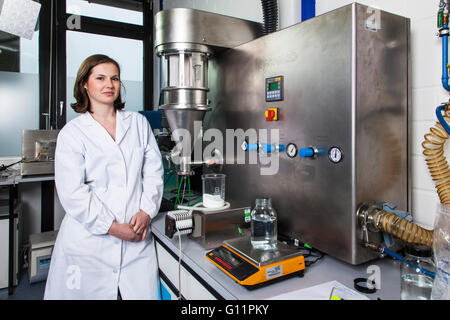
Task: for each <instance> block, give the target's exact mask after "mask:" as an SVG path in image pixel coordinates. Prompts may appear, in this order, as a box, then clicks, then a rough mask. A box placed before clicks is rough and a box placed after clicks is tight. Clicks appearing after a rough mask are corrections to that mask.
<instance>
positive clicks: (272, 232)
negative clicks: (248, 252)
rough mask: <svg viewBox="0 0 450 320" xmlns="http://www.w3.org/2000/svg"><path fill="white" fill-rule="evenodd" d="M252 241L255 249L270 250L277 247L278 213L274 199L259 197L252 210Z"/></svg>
mask: <svg viewBox="0 0 450 320" xmlns="http://www.w3.org/2000/svg"><path fill="white" fill-rule="evenodd" d="M251 215H252V222H251V242H252V246H253V247H254V248H255V249H262V250H270V249H275V248H276V247H277V236H278V234H277V213H276V211H275V209H274V208H273V207H272V199H270V198H259V199H256V201H255V208H254V209H253V210H252V213H251Z"/></svg>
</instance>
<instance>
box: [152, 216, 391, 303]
mask: <svg viewBox="0 0 450 320" xmlns="http://www.w3.org/2000/svg"><path fill="white" fill-rule="evenodd" d="M165 215H166V213H165V212H160V213H159V214H158V216H156V217H155V219H153V220H152V224H151V228H152V233H153V235H154V237H155V240H156V247H157V249H159V250H158V260H161V261H160V262H162V259H160V258H164V257H163V256H161V257H160V251H162V254H163V255H165V256H167V257H168V258H167V259H166V260H169V261H170V262H171V263H172V264H170V263H166V268H167V269H169V268H173V269H174V270H162V273H163V274H165V277H166V279H165V280H166V282H167V281H170V282H172V288H173V290H172V291H175V290H177V283H178V258H179V248H178V246H179V245H178V237H177V236H174V237H173V239H170V238H168V237H167V236H166V235H165V233H164V226H165V221H164V220H165ZM181 248H182V258H181V265H182V267H183V268H184V270H186V272H189V276H188V277H187V278H186V282H184V289H183V280H182V288H181V291H182V295H183V296H184V297H185V298H186V299H204V297H206V296H207V295H206V294H203V295H202V296H200V293H199V292H200V290H197V289H196V291H195V292H194V290H190V286H191V284H192V283H194V282H196V283H199V284H201V286H202V287H203V288H201V289H202V290H203V291H209V293H210V295H209V297H210V298H211V299H214V298H215V299H226V300H264V299H272V298H275V297H276V296H278V295H281V294H286V293H292V292H295V291H296V290H299V289H306V288H311V287H313V286H316V285H319V284H323V283H325V282H329V281H333V280H336V281H339V282H340V283H341V284H343V285H345V286H346V287H348V288H350V289H353V279H355V278H360V277H363V278H367V277H369V276H370V275H371V274H370V273H368V267H370V266H377V267H379V268H380V269H379V270H380V273H381V274H380V280H381V288H380V290H377V292H376V293H374V294H366V296H367V297H368V298H369V299H372V300H375V299H377V298H378V297H379V298H381V299H383V300H400V262H399V261H396V260H392V259H390V258H385V259H377V260H374V261H370V262H367V263H364V264H361V265H358V266H354V265H351V264H348V263H345V262H342V261H340V260H337V259H335V258H333V257H331V256H328V255H325V257H324V258H323V259H322V260H320V261H319V262H317V263H315V264H313V265H311V266H310V267H308V268H307V269H306V272H305V275H304V277H302V278H299V277H295V278H291V279H287V280H283V281H280V282H278V283H274V284H271V285H268V286H267V287H262V288H259V289H256V290H253V291H249V290H247V289H246V288H244V287H243V286H241V285H239V284H238V283H236V282H235V281H234V280H233V279H232V278H230V277H229V276H227V275H226V274H225V273H224V272H222V271H221V270H220V269H219V268H217V267H216V266H215V265H213V264H212V263H211V262H209V261H208V260H207V259H206V257H205V254H206V252H207V251H209V250H205V249H204V248H203V247H202V246H201V245H200V244H199V243H198V242H196V241H195V240H193V239H191V238H189V237H188V236H185V235H184V236H182V244H181ZM165 252H168V253H169V254H166V253H165ZM170 259H172V260H170ZM161 267H162V265H161V263H160V269H161ZM194 280H195V281H194ZM183 290H184V292H183ZM189 291H190V292H189Z"/></svg>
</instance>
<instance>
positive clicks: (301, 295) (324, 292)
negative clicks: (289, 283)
mask: <svg viewBox="0 0 450 320" xmlns="http://www.w3.org/2000/svg"><path fill="white" fill-rule="evenodd" d="M333 288H334V290H333ZM332 290H333V296H337V297H339V298H341V299H344V300H369V298H368V297H366V296H365V295H363V294H360V293H359V292H357V291H355V290H352V289H350V288H348V287H346V286H344V285H343V284H342V283H340V282H338V281H329V282H325V283H322V284H319V285H316V286H313V287H309V288H305V289H300V290H296V291H292V292H288V293H283V294H280V295H278V296H275V297H272V298H270V299H269V300H329V298H330V295H331V291H332Z"/></svg>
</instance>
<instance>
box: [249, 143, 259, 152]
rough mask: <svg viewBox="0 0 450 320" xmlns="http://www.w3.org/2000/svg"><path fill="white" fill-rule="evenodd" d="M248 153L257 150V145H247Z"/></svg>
mask: <svg viewBox="0 0 450 320" xmlns="http://www.w3.org/2000/svg"><path fill="white" fill-rule="evenodd" d="M247 150H248V151H255V150H258V144H257V143H249V144H248V146H247Z"/></svg>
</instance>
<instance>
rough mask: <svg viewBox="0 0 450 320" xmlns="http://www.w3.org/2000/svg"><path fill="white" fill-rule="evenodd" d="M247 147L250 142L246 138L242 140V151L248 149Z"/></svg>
mask: <svg viewBox="0 0 450 320" xmlns="http://www.w3.org/2000/svg"><path fill="white" fill-rule="evenodd" d="M247 147H248V143H247V141H245V140H244V142H242V144H241V149H242V151H247Z"/></svg>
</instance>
